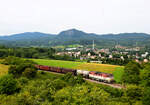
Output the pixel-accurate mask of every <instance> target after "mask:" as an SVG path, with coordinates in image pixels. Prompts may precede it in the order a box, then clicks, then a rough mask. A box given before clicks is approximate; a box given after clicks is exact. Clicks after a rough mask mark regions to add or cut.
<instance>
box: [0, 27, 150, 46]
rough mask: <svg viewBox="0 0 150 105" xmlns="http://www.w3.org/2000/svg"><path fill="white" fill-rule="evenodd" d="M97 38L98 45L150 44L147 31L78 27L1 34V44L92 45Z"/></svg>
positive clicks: (149, 36)
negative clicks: (116, 31)
mask: <svg viewBox="0 0 150 105" xmlns="http://www.w3.org/2000/svg"><path fill="white" fill-rule="evenodd" d="M92 40H95V43H96V45H97V46H106V47H108V46H110V47H111V46H114V45H116V43H119V44H121V45H124V46H134V45H135V44H136V45H137V43H138V45H139V46H143V45H150V35H149V34H145V33H121V34H105V35H98V34H94V33H86V32H83V31H80V30H77V29H70V30H66V31H62V32H60V33H59V34H45V33H41V32H25V33H20V34H14V35H10V36H0V44H4V45H9V46H10V45H11V46H26V47H27V46H42V47H44V46H45V47H49V46H57V45H70V44H81V45H91V44H92Z"/></svg>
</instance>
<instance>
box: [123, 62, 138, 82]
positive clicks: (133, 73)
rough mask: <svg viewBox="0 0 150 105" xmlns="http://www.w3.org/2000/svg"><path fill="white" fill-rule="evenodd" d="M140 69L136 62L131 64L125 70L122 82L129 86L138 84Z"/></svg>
mask: <svg viewBox="0 0 150 105" xmlns="http://www.w3.org/2000/svg"><path fill="white" fill-rule="evenodd" d="M140 68H141V66H140V64H138V63H136V62H134V61H131V62H129V63H128V64H127V65H126V66H125V68H124V73H123V76H122V82H124V83H129V84H138V83H139V80H140V78H139V74H140Z"/></svg>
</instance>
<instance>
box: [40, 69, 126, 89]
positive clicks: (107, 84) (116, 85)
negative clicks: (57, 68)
mask: <svg viewBox="0 0 150 105" xmlns="http://www.w3.org/2000/svg"><path fill="white" fill-rule="evenodd" d="M39 71H43V70H39ZM44 72H49V73H53V74H59V75H64V74H61V73H57V72H51V71H44ZM84 80H86V81H89V82H93V83H97V84H102V85H106V86H110V87H113V88H117V89H123V88H125V87H124V86H122V85H120V84H109V83H104V82H99V81H95V80H91V79H87V78H84Z"/></svg>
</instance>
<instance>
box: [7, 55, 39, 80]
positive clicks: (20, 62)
mask: <svg viewBox="0 0 150 105" xmlns="http://www.w3.org/2000/svg"><path fill="white" fill-rule="evenodd" d="M8 58H9V57H8ZM8 58H6V60H5V61H7V59H8ZM11 58H12V59H11ZM11 58H9V59H10V60H11V61H12V62H13V63H12V62H9V63H8V64H11V66H10V67H9V70H8V73H9V74H13V76H14V77H15V78H18V77H20V76H22V75H23V76H26V77H28V78H33V77H35V75H36V72H37V70H36V68H35V66H34V64H35V63H34V62H33V61H30V60H24V59H21V58H17V57H11ZM16 59H17V60H16ZM16 61H17V62H16Z"/></svg>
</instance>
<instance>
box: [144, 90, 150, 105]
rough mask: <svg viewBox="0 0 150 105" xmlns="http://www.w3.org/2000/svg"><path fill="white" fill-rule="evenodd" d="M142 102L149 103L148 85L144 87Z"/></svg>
mask: <svg viewBox="0 0 150 105" xmlns="http://www.w3.org/2000/svg"><path fill="white" fill-rule="evenodd" d="M142 103H143V105H149V104H150V87H147V88H145V89H144V94H143V97H142Z"/></svg>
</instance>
